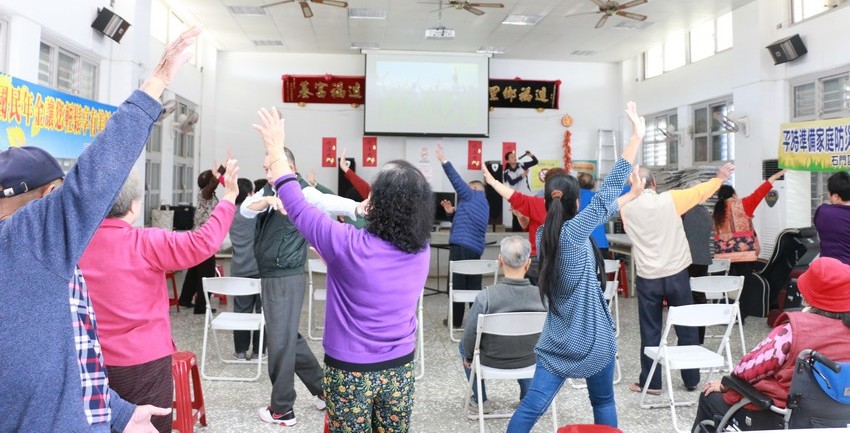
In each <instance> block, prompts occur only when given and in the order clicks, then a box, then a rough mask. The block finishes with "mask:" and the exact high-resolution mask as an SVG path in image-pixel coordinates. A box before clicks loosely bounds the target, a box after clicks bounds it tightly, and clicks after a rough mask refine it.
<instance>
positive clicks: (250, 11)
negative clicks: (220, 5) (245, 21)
mask: <svg viewBox="0 0 850 433" xmlns="http://www.w3.org/2000/svg"><path fill="white" fill-rule="evenodd" d="M227 10H229V11H230V13H231V14H233V15H240V16H261V15H265V14H266V10H265V9H263V8H261V7H259V6H228V7H227Z"/></svg>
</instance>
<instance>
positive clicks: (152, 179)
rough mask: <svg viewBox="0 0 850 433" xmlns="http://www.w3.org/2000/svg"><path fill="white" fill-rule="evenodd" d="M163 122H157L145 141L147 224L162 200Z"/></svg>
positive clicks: (148, 224) (147, 224)
mask: <svg viewBox="0 0 850 433" xmlns="http://www.w3.org/2000/svg"><path fill="white" fill-rule="evenodd" d="M161 185H162V122H156V123H154V124H153V128H152V129H151V135H150V137H148V142H147V143H145V205H146V206H147V212H145V226H150V224H151V214H152V213H153V212H151V211H152V210H154V209H159V205H160V202H161V200H162V195H161V190H162V186H161Z"/></svg>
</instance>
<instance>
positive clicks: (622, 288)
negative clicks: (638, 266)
mask: <svg viewBox="0 0 850 433" xmlns="http://www.w3.org/2000/svg"><path fill="white" fill-rule="evenodd" d="M617 279H618V280H620V282H619V285H618V286H617V291H618V292H623V297H625V298H628V297H629V277H628V275H626V264H625V263H624V262H623V261H620V270H619V272H617Z"/></svg>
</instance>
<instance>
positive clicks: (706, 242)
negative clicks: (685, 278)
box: [682, 206, 714, 265]
mask: <svg viewBox="0 0 850 433" xmlns="http://www.w3.org/2000/svg"><path fill="white" fill-rule="evenodd" d="M682 225H683V226H684V227H685V236H686V237H687V238H688V245H689V246H690V248H691V260H692V261H693V264H695V265H710V264H711V253H712V249H713V248H714V245H713V244H712V237H711V229H712V227H714V220H712V219H711V214H710V213H709V212H708V209H706V208H705V206H694V207H693V208H691V210H689V211H687V212H685V214H684V215H682Z"/></svg>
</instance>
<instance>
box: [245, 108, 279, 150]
mask: <svg viewBox="0 0 850 433" xmlns="http://www.w3.org/2000/svg"><path fill="white" fill-rule="evenodd" d="M257 116H258V117H259V118H260V123H259V124H256V123H255V124H252V125H251V126H252V127H253V128H254V129H256V130H257V132H259V133H260V137H262V139H263V145H264V146H265V147H266V153H268V154H269V155H274V156H278V155H280V154H283V146H284V139H285V138H286V133H285V132H284V119H282V118H281V117H280V113H278V111H277V107H272V108H271V110H266V109H265V108H260V110H259V111H257Z"/></svg>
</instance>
